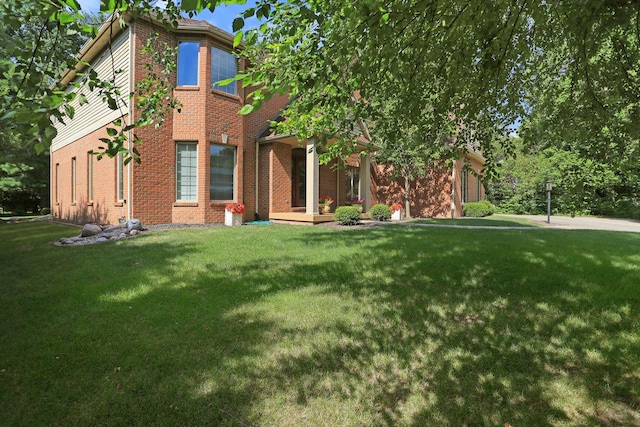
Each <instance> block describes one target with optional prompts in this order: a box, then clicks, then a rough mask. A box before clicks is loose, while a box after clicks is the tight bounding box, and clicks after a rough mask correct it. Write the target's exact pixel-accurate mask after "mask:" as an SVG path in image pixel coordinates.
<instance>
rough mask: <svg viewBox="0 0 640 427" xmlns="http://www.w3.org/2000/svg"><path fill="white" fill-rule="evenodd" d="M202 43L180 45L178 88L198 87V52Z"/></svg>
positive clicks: (180, 43)
mask: <svg viewBox="0 0 640 427" xmlns="http://www.w3.org/2000/svg"><path fill="white" fill-rule="evenodd" d="M199 51H200V43H198V42H194V41H182V42H179V43H178V86H198V52H199Z"/></svg>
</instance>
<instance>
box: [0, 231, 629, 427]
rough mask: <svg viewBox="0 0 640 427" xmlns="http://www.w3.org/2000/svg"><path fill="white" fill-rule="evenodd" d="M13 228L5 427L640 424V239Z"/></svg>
mask: <svg viewBox="0 0 640 427" xmlns="http://www.w3.org/2000/svg"><path fill="white" fill-rule="evenodd" d="M77 233H78V230H77V228H70V227H66V226H61V225H51V224H46V223H24V224H0V284H1V285H0V286H1V292H0V305H1V307H2V309H1V310H0V343H1V344H2V351H1V352H0V384H1V386H0V387H1V388H0V390H1V391H0V424H1V425H65V426H70V425H83V426H84V425H127V426H129V425H140V426H142V425H145V426H146V425H207V426H209V425H211V426H212V425H222V426H247V425H251V426H257V425H277V426H300V425H308V426H319V425H326V426H334V425H340V426H342V425H349V426H351V425H356V426H359V425H365V426H372V425H406V426H425V425H438V426H443V425H451V426H462V425H474V426H481V425H487V426H502V425H504V423H507V422H508V423H510V424H511V425H513V426H533V425H536V426H538V425H542V426H585V425H640V411H639V410H640V397H639V396H640V234H633V233H616V232H598V231H558V230H554V231H546V230H526V229H524V230H501V229H493V230H491V229H449V228H433V227H407V226H401V225H387V226H384V227H373V228H354V229H332V228H326V227H303V226H297V227H296V226H286V225H274V226H269V227H219V228H208V229H188V230H174V231H164V232H155V233H147V234H145V235H142V236H140V237H136V238H134V239H128V240H125V241H118V242H109V243H104V244H98V245H91V246H81V247H56V246H53V245H51V244H50V243H49V242H51V241H54V240H57V239H58V238H59V237H62V236H71V235H75V234H77Z"/></svg>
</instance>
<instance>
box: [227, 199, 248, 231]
mask: <svg viewBox="0 0 640 427" xmlns="http://www.w3.org/2000/svg"><path fill="white" fill-rule="evenodd" d="M243 213H244V205H243V204H242V203H227V204H226V205H224V225H228V226H234V225H242V214H243Z"/></svg>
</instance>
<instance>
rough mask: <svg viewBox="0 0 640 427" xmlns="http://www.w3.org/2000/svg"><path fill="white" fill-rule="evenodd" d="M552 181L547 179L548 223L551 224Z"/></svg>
mask: <svg viewBox="0 0 640 427" xmlns="http://www.w3.org/2000/svg"><path fill="white" fill-rule="evenodd" d="M551 187H552V185H551V181H547V224H551Z"/></svg>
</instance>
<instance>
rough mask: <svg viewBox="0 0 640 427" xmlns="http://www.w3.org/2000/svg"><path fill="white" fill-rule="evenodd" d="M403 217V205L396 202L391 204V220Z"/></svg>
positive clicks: (398, 219)
mask: <svg viewBox="0 0 640 427" xmlns="http://www.w3.org/2000/svg"><path fill="white" fill-rule="evenodd" d="M401 219H402V205H401V204H400V203H394V204H392V205H391V220H392V221H400V220H401Z"/></svg>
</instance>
